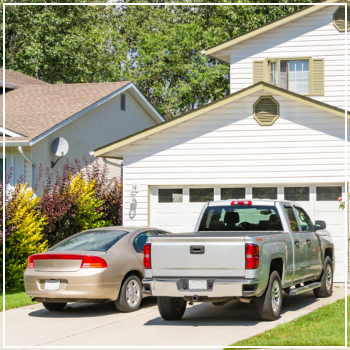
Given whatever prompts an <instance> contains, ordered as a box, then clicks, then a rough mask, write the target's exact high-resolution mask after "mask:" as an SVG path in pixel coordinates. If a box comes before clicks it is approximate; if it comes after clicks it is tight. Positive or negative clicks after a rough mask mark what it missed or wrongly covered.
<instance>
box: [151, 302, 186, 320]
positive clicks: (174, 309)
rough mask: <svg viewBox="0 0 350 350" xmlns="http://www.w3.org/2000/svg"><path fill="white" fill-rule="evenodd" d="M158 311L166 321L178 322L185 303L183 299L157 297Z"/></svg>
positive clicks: (183, 311) (184, 308) (182, 313)
mask: <svg viewBox="0 0 350 350" xmlns="http://www.w3.org/2000/svg"><path fill="white" fill-rule="evenodd" d="M157 302H158V310H159V313H160V315H161V316H162V318H163V319H164V320H166V321H175V320H180V319H181V317H182V316H183V315H184V313H185V310H186V304H187V303H186V301H185V300H184V299H183V298H172V297H158V298H157Z"/></svg>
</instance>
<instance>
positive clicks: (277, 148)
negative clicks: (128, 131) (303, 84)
mask: <svg viewBox="0 0 350 350" xmlns="http://www.w3.org/2000/svg"><path fill="white" fill-rule="evenodd" d="M274 98H275V99H276V100H277V101H278V102H279V104H280V117H279V118H278V119H277V121H276V122H275V123H274V125H272V126H260V125H259V124H258V123H257V122H256V121H255V120H254V119H253V104H254V103H255V101H256V100H257V99H258V96H250V97H247V98H245V99H242V100H240V101H238V102H235V103H232V104H230V105H227V106H225V107H222V108H220V109H216V110H214V111H212V112H210V113H207V114H204V115H202V116H199V117H197V118H195V119H192V120H190V121H188V122H185V123H183V124H180V125H178V126H176V127H173V128H171V129H169V130H165V131H163V132H160V133H158V134H155V135H153V136H151V137H149V138H148V139H144V140H140V141H138V142H135V143H133V144H131V145H129V146H125V147H124V148H122V149H121V150H119V152H118V153H119V154H120V153H122V154H123V155H124V180H123V181H124V222H123V224H124V225H129V224H131V223H133V224H136V225H147V224H148V186H152V185H169V186H176V185H196V186H199V185H214V184H215V185H234V184H235V185H239V184H241V185H249V184H254V185H259V184H261V185H264V184H265V185H266V184H274V185H276V184H294V183H300V184H301V183H302V184H307V183H309V184H311V183H342V182H343V180H344V118H342V117H337V116H333V115H331V114H330V113H328V112H323V111H321V110H319V109H316V108H314V107H309V106H305V105H304V104H301V103H298V102H294V101H290V100H288V99H286V98H283V97H279V96H274ZM133 183H138V185H139V193H138V194H137V196H136V200H137V205H136V209H135V208H134V209H135V210H136V215H134V214H132V215H130V204H129V198H130V191H131V188H132V185H133Z"/></svg>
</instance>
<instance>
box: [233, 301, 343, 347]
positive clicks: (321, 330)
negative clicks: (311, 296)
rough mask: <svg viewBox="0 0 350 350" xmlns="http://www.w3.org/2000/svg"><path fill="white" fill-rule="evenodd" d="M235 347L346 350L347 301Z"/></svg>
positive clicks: (316, 311)
mask: <svg viewBox="0 0 350 350" xmlns="http://www.w3.org/2000/svg"><path fill="white" fill-rule="evenodd" d="M232 345H233V346H344V345H345V299H341V300H338V301H336V302H335V303H333V304H329V305H326V306H323V307H320V308H319V309H316V310H315V311H313V312H310V313H309V314H307V315H305V316H301V317H299V318H297V319H295V320H294V321H291V322H288V323H284V324H281V325H279V326H276V327H275V328H273V329H271V330H269V331H266V332H264V333H261V334H257V335H255V336H253V337H250V338H248V339H244V340H241V341H239V342H236V343H234V344H232ZM227 350H228V349H227Z"/></svg>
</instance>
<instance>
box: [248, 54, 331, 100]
mask: <svg viewBox="0 0 350 350" xmlns="http://www.w3.org/2000/svg"><path fill="white" fill-rule="evenodd" d="M260 81H265V82H267V83H269V84H272V85H275V86H278V87H280V88H282V89H286V90H289V91H292V92H295V93H297V94H301V95H311V96H314V95H324V59H323V58H305V57H304V58H303V57H300V58H299V57H295V58H267V59H265V60H260V61H255V60H254V61H253V84H256V83H258V82H260Z"/></svg>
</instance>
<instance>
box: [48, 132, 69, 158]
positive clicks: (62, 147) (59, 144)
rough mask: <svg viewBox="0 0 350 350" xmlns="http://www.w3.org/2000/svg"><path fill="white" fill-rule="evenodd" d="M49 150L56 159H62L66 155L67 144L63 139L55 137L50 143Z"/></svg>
mask: <svg viewBox="0 0 350 350" xmlns="http://www.w3.org/2000/svg"><path fill="white" fill-rule="evenodd" d="M51 149H52V152H53V153H54V154H55V155H56V156H57V157H63V156H65V155H66V154H67V153H68V149H69V146H68V142H67V140H66V139H64V138H63V137H57V138H56V139H54V140H53V141H52V145H51Z"/></svg>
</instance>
